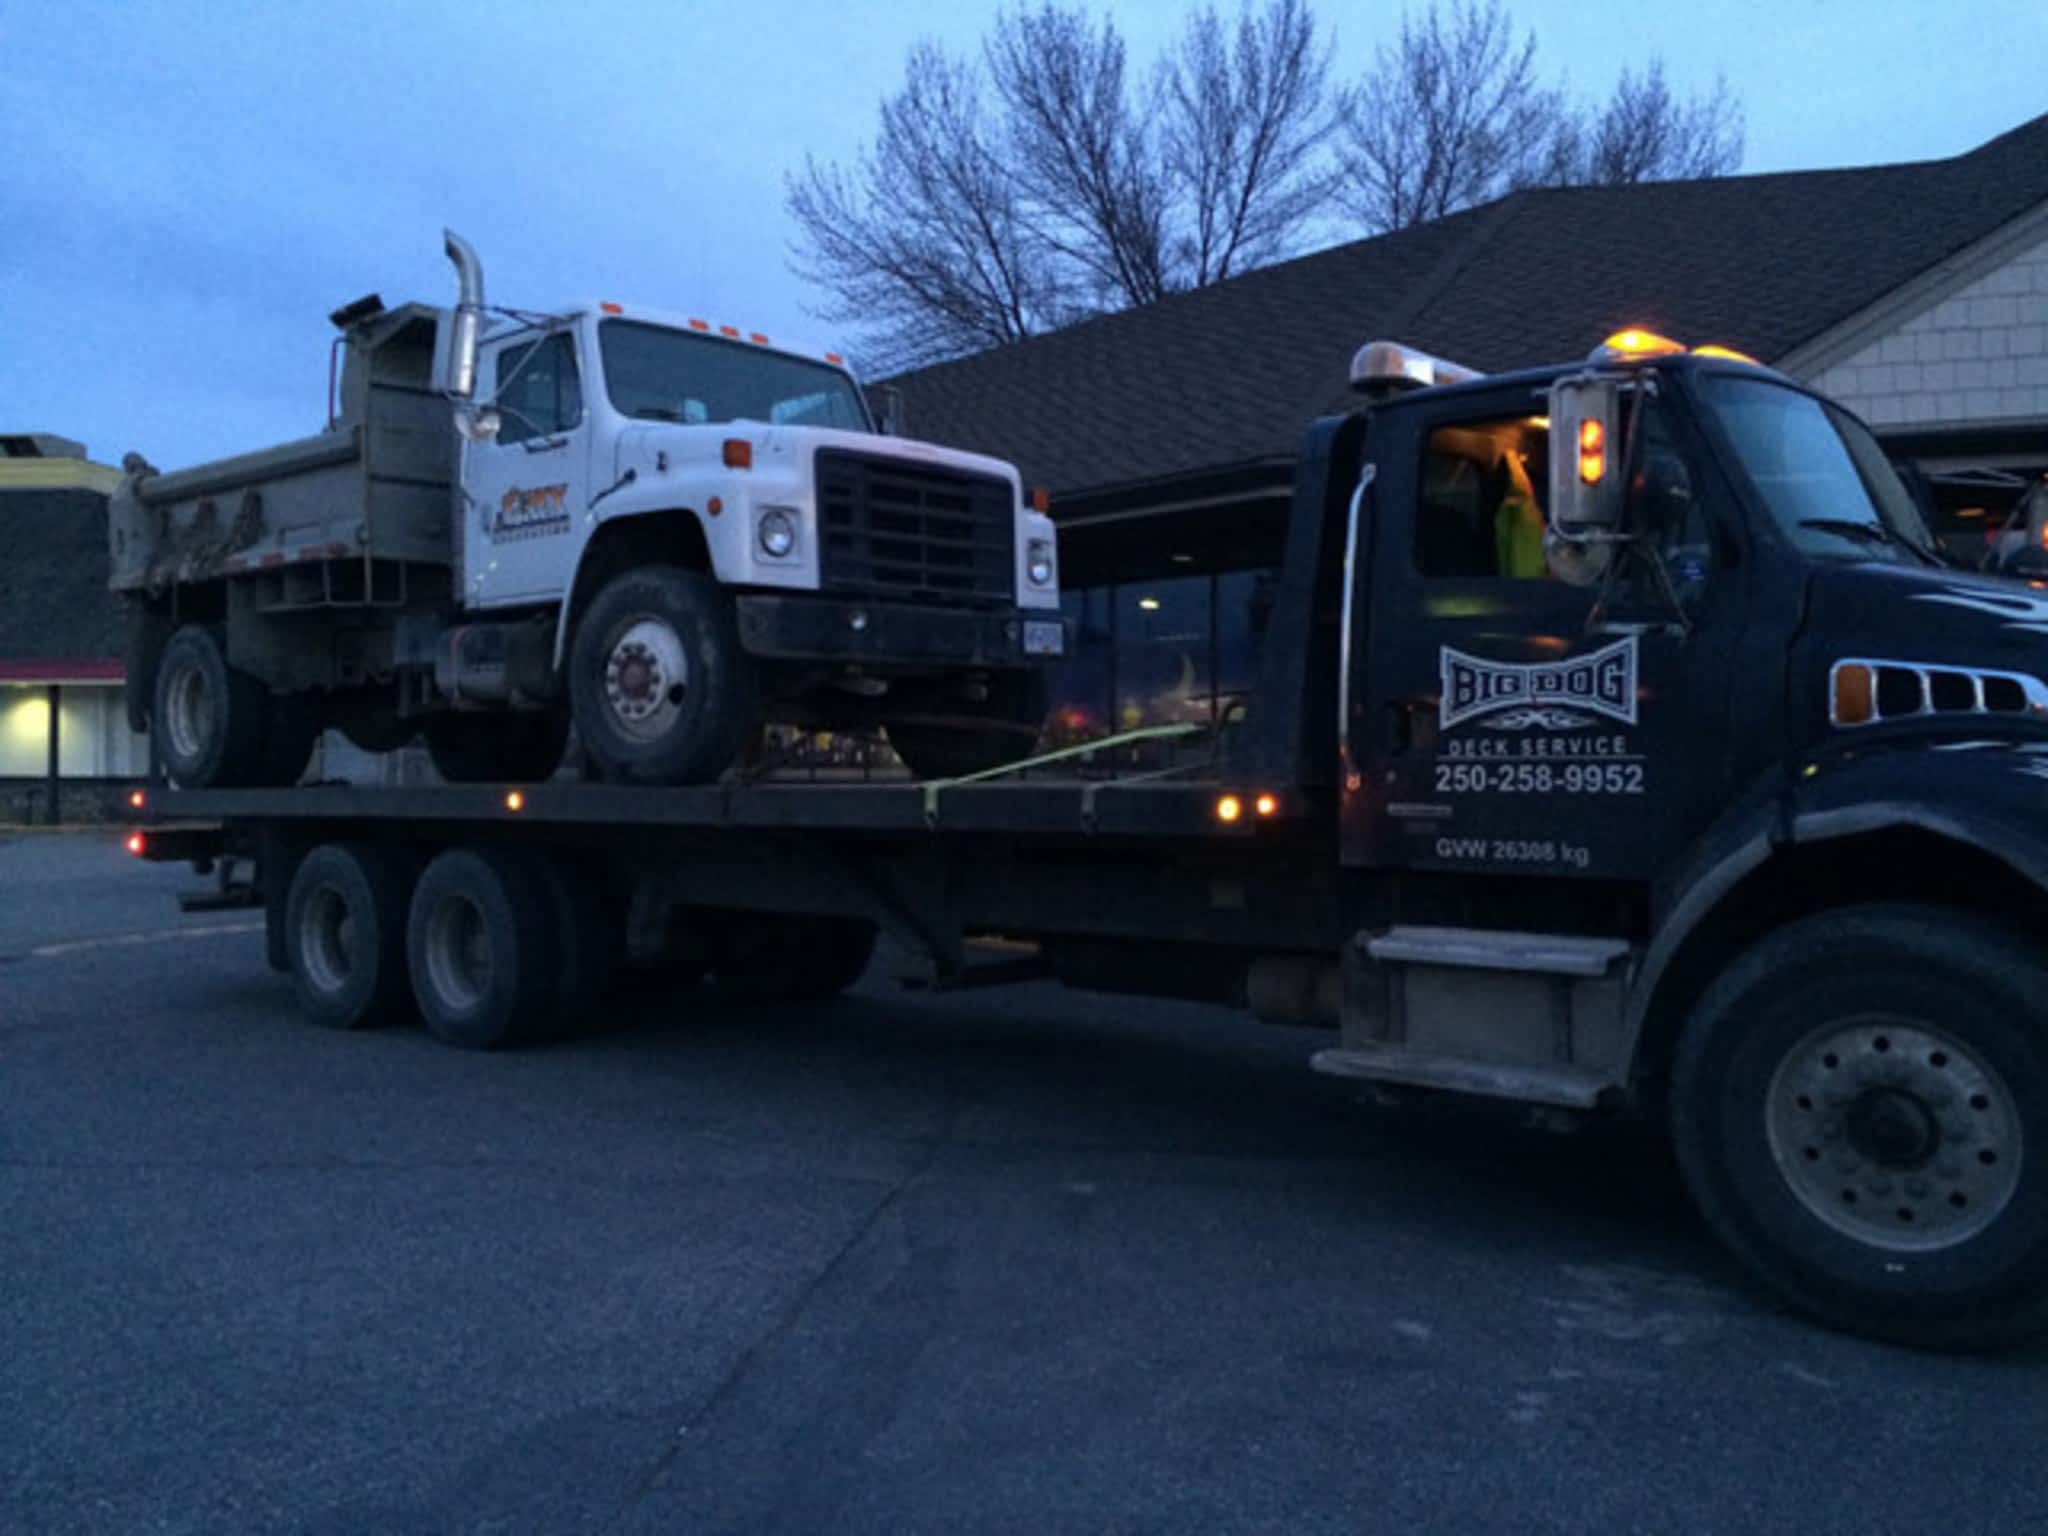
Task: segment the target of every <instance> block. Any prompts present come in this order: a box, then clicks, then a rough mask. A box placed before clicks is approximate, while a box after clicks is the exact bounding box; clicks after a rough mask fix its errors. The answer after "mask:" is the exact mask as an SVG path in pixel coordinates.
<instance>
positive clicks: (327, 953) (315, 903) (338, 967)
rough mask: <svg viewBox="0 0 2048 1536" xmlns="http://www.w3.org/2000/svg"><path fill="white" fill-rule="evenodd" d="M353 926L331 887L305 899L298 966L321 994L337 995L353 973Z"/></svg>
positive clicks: (343, 903) (343, 902)
mask: <svg viewBox="0 0 2048 1536" xmlns="http://www.w3.org/2000/svg"><path fill="white" fill-rule="evenodd" d="M355 949H356V922H355V918H354V917H353V916H352V915H350V913H349V909H348V901H347V900H346V898H344V897H343V896H342V894H341V892H340V891H339V890H338V889H336V888H335V887H334V886H331V885H323V886H321V887H320V888H319V889H318V890H316V891H314V892H313V894H312V895H311V896H310V897H308V898H307V900H306V905H305V909H304V915H303V916H301V917H300V919H299V955H300V964H301V965H303V966H304V967H305V972H306V979H307V980H308V981H310V982H311V983H312V984H313V985H314V986H315V987H316V988H318V989H319V990H320V991H322V992H339V991H340V990H341V989H342V988H343V987H344V986H346V985H347V984H348V978H349V973H350V972H351V971H353V970H354V969H355Z"/></svg>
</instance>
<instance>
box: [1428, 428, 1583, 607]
mask: <svg viewBox="0 0 2048 1536" xmlns="http://www.w3.org/2000/svg"><path fill="white" fill-rule="evenodd" d="M1549 476H1550V431H1549V424H1548V423H1547V422H1545V421H1544V420H1543V418H1541V417H1540V416H1529V415H1524V416H1509V417H1495V418H1490V419H1487V420H1482V421H1473V422H1461V423H1459V424H1457V425H1455V426H1445V427H1438V428H1437V429H1436V430H1435V431H1433V432H1431V433H1430V434H1429V441H1428V443H1427V444H1426V445H1425V446H1424V449H1423V455H1422V486H1421V494H1420V495H1419V496H1418V497H1417V498H1416V509H1415V563H1416V566H1417V568H1418V569H1419V570H1420V571H1421V572H1422V574H1423V575H1424V576H1426V577H1431V578H1436V579H1464V580H1487V579H1508V580H1518V581H1521V580H1534V579H1537V578H1540V577H1542V576H1543V575H1545V574H1546V571H1545V567H1544V561H1543V529H1544V519H1543V489H1544V487H1545V486H1547V485H1548V484H1549Z"/></svg>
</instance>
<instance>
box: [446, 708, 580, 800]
mask: <svg viewBox="0 0 2048 1536" xmlns="http://www.w3.org/2000/svg"><path fill="white" fill-rule="evenodd" d="M426 737H427V756H428V757H429V758H430V759H431V760H432V761H433V764H434V772H436V773H438V774H439V775H440V776H441V777H442V778H443V779H445V780H447V781H448V782H449V783H450V784H538V783H541V782H543V781H544V780H547V779H551V778H553V777H554V776H555V770H556V769H558V768H560V767H561V766H562V754H563V752H564V751H565V750H566V749H567V748H568V745H569V721H568V719H567V717H565V716H563V715H561V714H559V713H557V712H555V711H553V710H545V711H540V712H536V713H525V712H521V713H517V714H514V713H511V712H506V713H503V714H484V713H472V712H470V711H467V710H464V711H453V712H449V713H446V714H439V715H431V716H429V717H428V719H427V724H426Z"/></svg>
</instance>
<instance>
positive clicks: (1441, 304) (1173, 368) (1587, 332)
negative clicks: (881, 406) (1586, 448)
mask: <svg viewBox="0 0 2048 1536" xmlns="http://www.w3.org/2000/svg"><path fill="white" fill-rule="evenodd" d="M2044 201H2048V115H2044V116H2042V117H2038V118H2035V119H2034V120H2033V121H2031V122H2029V123H2026V124H2024V125H2022V126H2021V127H2019V128H2016V129H2014V130H2013V131H2012V132H2010V133H2007V134H2004V135H2002V136H2000V137H1999V138H1996V139H1993V140H1991V141H1990V142H1988V143H1986V144H1983V145H1981V146H1979V147H1978V148H1977V149H1974V150H1972V151H1970V152H1969V153H1968V154H1964V155H1958V156H1956V157H1954V158H1952V159H1948V160H1929V161H1921V162H1917V163H1913V164H1907V165H1883V166H1872V167H1868V168H1864V169H1856V170H1838V171H1795V172H1788V173H1781V174H1774V175H1764V176H1729V177H1720V178H1715V179H1712V180H1703V181H1675V182H1657V183H1650V184H1645V185H1639V186H1625V187H1568V188H1546V189H1539V190H1531V191H1526V192H1517V193H1513V194H1511V195H1510V196H1508V197H1505V198H1502V199H1501V200H1499V201H1498V202H1494V203H1490V204H1488V205H1486V206H1485V207H1482V208H1478V209H1473V210H1471V211H1469V212H1465V213H1459V214H1454V215H1452V216H1451V217H1449V218H1446V219H1441V220H1438V221H1437V222H1435V223H1432V224H1426V225H1422V226H1419V227H1417V228H1414V229H1409V230H1403V231H1400V232H1398V233H1395V234H1391V235H1383V236H1379V237H1377V238H1375V239H1370V240H1360V241H1357V242H1354V243H1352V244H1349V245H1341V246H1337V247H1334V248H1332V249H1330V250H1326V251H1320V252H1318V253H1316V254H1315V255H1312V256H1304V257H1301V258H1299V259H1297V260H1294V261H1289V262H1283V263H1281V264H1279V265H1277V266H1272V267H1267V268H1265V269H1263V270H1261V271H1257V272H1252V273H1248V274H1246V275H1245V276H1242V277H1238V278H1233V279H1231V280H1230V281H1229V282H1226V283H1221V284H1218V285H1216V286H1214V287H1210V288H1203V289H1198V290H1195V291H1193V292H1190V293H1184V294H1177V295H1175V296H1173V297H1172V298H1169V299H1166V300H1164V301H1162V302H1160V303H1158V304H1154V305H1151V306H1149V307H1148V308H1145V309H1139V310H1127V311H1124V312H1122V313H1119V314H1114V315H1105V316H1101V317H1099V318H1096V319H1092V320H1088V321H1084V322H1083V323H1081V324H1079V325H1075V326H1072V327H1069V328H1068V329H1066V330H1063V331H1057V332H1054V333H1052V334H1050V335H1046V336H1040V337H1034V338H1032V339H1030V340H1027V341H1024V342H1020V343H1017V344H1015V345H1012V346H1007V347H1001V348H997V349H995V350H993V351H989V352H983V353H980V354H978V355H976V356H973V357H967V358H961V359H959V360H957V361H953V362H948V363H940V364H937V365H935V366H933V367H929V368H923V369H919V370H917V371H915V372H912V373H908V374H905V375H903V376H901V377H900V378H898V379H897V380H896V381H895V382H896V384H897V385H898V387H899V388H900V389H901V390H902V391H903V396H904V400H905V403H906V405H907V407H908V421H909V425H910V428H911V430H912V431H914V432H915V433H916V434H917V435H918V436H920V437H924V438H930V439H933V440H935V441H938V442H943V443H949V444H953V445H955V446H958V447H963V448H970V449H975V450H978V451H981V452H984V453H993V454H997V455H1000V456H1001V457H1004V458H1008V459H1010V460H1013V461H1014V462H1016V463H1017V464H1018V466H1019V467H1020V468H1021V469H1022V470H1023V472H1024V475H1025V480H1026V483H1027V484H1037V485H1046V486H1050V487H1051V488H1052V489H1053V490H1054V491H1055V492H1056V493H1073V492H1077V491H1082V490H1091V491H1092V490H1102V489H1105V488H1109V487H1114V486H1122V485H1134V484H1139V483H1142V482H1145V481H1150V480H1157V479H1163V478H1166V477H1170V476H1176V475H1182V474H1186V473H1188V472H1191V471H1195V470H1202V469H1209V468H1221V467H1224V466H1228V465H1235V464H1244V463H1249V462H1253V461H1257V460H1261V459H1277V458H1284V457H1285V456H1287V455H1288V454H1291V453H1292V452H1293V450H1294V448H1295V445H1296V443H1297V441H1298V440H1299V438H1300V436H1301V433H1302V430H1303V429H1304V428H1305V427H1306V425H1307V424H1308V422H1309V421H1311V420H1312V419H1313V418H1314V417H1316V416H1318V415H1321V414H1325V413H1327V412H1329V411H1332V410H1336V409H1340V408H1341V407H1342V406H1343V404H1344V402H1345V400H1346V398H1347V396H1346V388H1345V384H1346V379H1345V372H1346V368H1347V365H1348V364H1349V361H1350V357H1351V353H1352V351H1353V350H1354V349H1355V348H1356V347H1357V346H1358V345H1359V344H1360V343H1361V342H1364V341H1367V340H1369V339H1371V338H1373V337H1378V336H1394V337H1398V338H1399V339H1400V340H1403V341H1407V342H1411V343H1413V344H1415V345H1417V346H1420V347H1423V348H1425V349H1427V350H1429V351H1432V352H1437V353H1440V354H1442V355H1444V356H1446V357H1451V358H1455V359H1457V360H1458V361H1459V362H1462V363H1468V364H1471V365H1473V366H1475V367H1478V368H1482V369H1486V370H1489V371H1492V370H1501V369H1508V368H1515V367H1522V366H1528V365H1535V364H1541V363H1548V362H1556V361H1558V360H1559V359H1562V358H1569V357H1578V356H1583V355H1584V354H1585V352H1586V351H1587V350H1588V349H1589V348H1590V347H1591V346H1592V345H1593V344H1594V342H1596V341H1597V340H1599V338H1600V337H1602V336H1605V335H1607V334H1609V333H1610V332H1612V331H1614V330H1617V329H1619V328H1620V327H1622V326H1624V325H1646V326H1649V327H1651V328H1652V329H1655V330H1658V331H1662V332H1665V333H1667V334H1670V335H1673V336H1678V337H1681V338H1685V339H1689V340H1693V341H1706V340H1713V341H1719V342H1721V343H1723V344H1725V345H1728V346H1733V347H1737V348H1740V349H1741V350H1743V351H1745V352H1749V353H1751V354H1753V355H1755V356H1758V357H1761V358H1764V359H1766V360H1774V359H1777V358H1781V357H1783V356H1785V355H1786V354H1787V353H1788V352H1790V351H1792V350H1793V349H1794V348H1796V347H1798V346H1799V345H1800V344H1802V343H1804V342H1806V341H1809V340H1811V339H1812V338H1814V337H1815V336H1817V335H1819V334H1820V333H1821V332H1823V331H1826V330H1827V329H1829V328H1830V327H1831V326H1834V325H1836V324H1838V323H1839V322H1841V321H1843V320H1845V319H1847V318H1848V317H1849V316H1851V315H1853V314H1855V313H1857V312H1858V311H1860V310H1862V309H1864V308H1865V307H1867V306H1868V305H1870V304H1872V303H1874V302H1875V301H1876V300H1878V299H1880V298H1881V297H1883V296H1884V295H1885V294H1887V293H1889V292H1891V291H1892V290H1894V289H1896V288H1898V287H1899V286H1900V285H1901V284H1903V283H1905V282H1906V281H1908V280H1909V279H1911V278H1912V277H1914V276H1915V275H1917V274H1919V273H1921V272H1924V271H1926V270H1927V269H1928V268H1929V267H1932V266H1934V265H1936V264H1937V263H1939V262H1941V261H1942V260H1944V259H1945V258H1947V257H1949V256H1951V255H1953V254H1955V253H1956V252H1957V251H1959V250H1961V249H1962V248H1964V247H1965V246H1968V245H1971V244H1973V243H1975V242H1976V241H1977V240H1979V239H1982V238H1983V237H1984V236H1986V235H1988V234H1990V233H1991V232H1992V231H1993V230H1995V229H1997V228H1998V227H1999V226H2000V225H2002V224H2005V223H2007V222H2008V221H2010V220H2012V219H2014V218H2016V217H2018V216H2020V215H2021V214H2023V213H2025V212H2027V211H2028V210H2030V209H2032V208H2034V207H2036V206H2037V205H2039V204H2041V203H2042V202H2044Z"/></svg>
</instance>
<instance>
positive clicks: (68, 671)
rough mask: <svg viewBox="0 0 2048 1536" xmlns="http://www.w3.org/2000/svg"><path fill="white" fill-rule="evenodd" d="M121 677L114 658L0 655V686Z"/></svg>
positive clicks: (107, 680)
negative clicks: (45, 658) (47, 658)
mask: <svg viewBox="0 0 2048 1536" xmlns="http://www.w3.org/2000/svg"><path fill="white" fill-rule="evenodd" d="M124 675H125V674H124V671H123V668H122V666H121V660H120V658H119V657H117V656H114V657H108V656H66V657H64V658H63V659H61V660H58V659H54V658H53V659H50V660H43V659H41V658H38V657H35V656H0V683H118V682H120V681H121V680H122V678H123V676H124Z"/></svg>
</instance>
